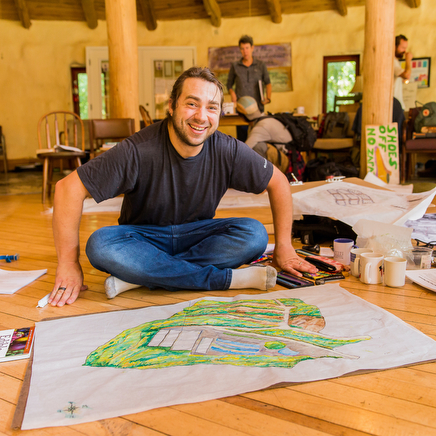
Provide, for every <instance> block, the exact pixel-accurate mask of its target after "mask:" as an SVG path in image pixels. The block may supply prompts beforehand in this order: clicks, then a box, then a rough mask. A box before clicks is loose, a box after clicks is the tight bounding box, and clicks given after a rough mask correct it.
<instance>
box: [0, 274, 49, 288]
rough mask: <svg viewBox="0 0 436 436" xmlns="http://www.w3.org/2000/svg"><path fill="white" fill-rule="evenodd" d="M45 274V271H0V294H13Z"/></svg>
mask: <svg viewBox="0 0 436 436" xmlns="http://www.w3.org/2000/svg"><path fill="white" fill-rule="evenodd" d="M46 273H47V270H46V269H40V270H34V271H7V270H4V269H0V294H13V293H14V292H17V291H18V290H19V289H21V288H24V286H27V285H28V284H29V283H32V282H33V281H34V280H36V279H37V278H38V277H41V276H42V275H44V274H46Z"/></svg>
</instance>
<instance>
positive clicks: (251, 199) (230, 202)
mask: <svg viewBox="0 0 436 436" xmlns="http://www.w3.org/2000/svg"><path fill="white" fill-rule="evenodd" d="M122 203H123V197H116V198H110V199H109V200H105V201H102V202H101V203H97V202H96V201H95V200H94V199H93V198H87V199H86V200H85V201H84V202H83V210H82V212H83V213H95V212H120V211H121V205H122ZM243 207H269V198H268V194H267V193H266V192H263V193H262V194H250V193H248V192H241V191H236V190H235V189H229V190H228V191H227V192H226V193H225V194H224V196H223V198H222V199H221V201H220V203H219V205H218V208H217V209H232V208H243ZM52 213H53V208H50V209H48V210H47V211H45V212H44V214H49V215H50V214H52Z"/></svg>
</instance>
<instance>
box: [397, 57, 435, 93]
mask: <svg viewBox="0 0 436 436" xmlns="http://www.w3.org/2000/svg"><path fill="white" fill-rule="evenodd" d="M400 63H401V67H402V68H406V61H404V60H403V61H401V62H400ZM430 63H431V58H413V59H412V75H411V76H410V82H416V83H417V84H418V88H428V87H429V86H430Z"/></svg>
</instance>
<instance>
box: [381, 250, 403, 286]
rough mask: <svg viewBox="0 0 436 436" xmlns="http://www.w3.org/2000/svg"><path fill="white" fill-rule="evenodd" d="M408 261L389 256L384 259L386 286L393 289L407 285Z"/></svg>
mask: <svg viewBox="0 0 436 436" xmlns="http://www.w3.org/2000/svg"><path fill="white" fill-rule="evenodd" d="M406 265H407V259H404V258H402V257H397V256H389V257H385V259H384V266H383V269H384V281H385V285H387V286H391V287H393V288H395V287H398V286H404V283H406Z"/></svg>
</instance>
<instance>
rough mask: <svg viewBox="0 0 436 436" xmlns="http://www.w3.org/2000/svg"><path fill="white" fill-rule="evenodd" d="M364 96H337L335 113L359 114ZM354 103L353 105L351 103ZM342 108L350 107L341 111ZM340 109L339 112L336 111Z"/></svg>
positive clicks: (334, 106) (334, 107)
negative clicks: (358, 110)
mask: <svg viewBox="0 0 436 436" xmlns="http://www.w3.org/2000/svg"><path fill="white" fill-rule="evenodd" d="M361 99H362V96H361V95H359V94H350V95H335V100H334V104H333V112H338V111H339V112H344V111H345V112H357V109H359V104H360V100H361ZM350 102H352V103H350ZM340 106H349V107H348V108H346V109H341V108H340ZM337 108H338V111H337V110H336V109H337Z"/></svg>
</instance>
